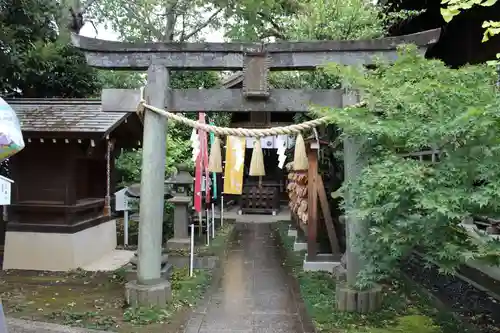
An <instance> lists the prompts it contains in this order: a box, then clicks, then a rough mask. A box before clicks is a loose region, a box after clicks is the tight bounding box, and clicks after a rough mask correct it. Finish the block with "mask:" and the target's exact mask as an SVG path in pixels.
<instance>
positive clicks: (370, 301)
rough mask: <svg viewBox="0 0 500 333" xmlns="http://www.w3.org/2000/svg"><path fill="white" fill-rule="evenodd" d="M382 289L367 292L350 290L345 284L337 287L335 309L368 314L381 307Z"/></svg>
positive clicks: (377, 287)
mask: <svg viewBox="0 0 500 333" xmlns="http://www.w3.org/2000/svg"><path fill="white" fill-rule="evenodd" d="M382 296H383V294H382V287H381V286H375V287H373V288H371V289H368V290H355V289H351V288H350V287H349V286H348V285H347V284H346V283H339V284H338V285H337V292H336V298H337V309H338V310H340V311H345V312H357V313H370V312H375V311H377V310H380V308H381V307H382Z"/></svg>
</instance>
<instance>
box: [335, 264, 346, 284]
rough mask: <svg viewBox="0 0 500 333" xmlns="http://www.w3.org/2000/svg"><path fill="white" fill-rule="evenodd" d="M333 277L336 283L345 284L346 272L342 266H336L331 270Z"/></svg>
mask: <svg viewBox="0 0 500 333" xmlns="http://www.w3.org/2000/svg"><path fill="white" fill-rule="evenodd" d="M333 276H335V279H336V280H337V281H338V282H346V279H347V270H346V269H345V267H344V266H342V265H338V266H335V267H334V268H333Z"/></svg>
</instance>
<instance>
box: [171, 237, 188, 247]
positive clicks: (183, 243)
mask: <svg viewBox="0 0 500 333" xmlns="http://www.w3.org/2000/svg"><path fill="white" fill-rule="evenodd" d="M190 246H191V241H190V239H189V238H170V239H169V240H168V241H167V248H168V249H169V250H183V249H189V248H190Z"/></svg>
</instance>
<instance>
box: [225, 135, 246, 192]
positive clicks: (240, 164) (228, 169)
mask: <svg viewBox="0 0 500 333" xmlns="http://www.w3.org/2000/svg"><path fill="white" fill-rule="evenodd" d="M245 141H246V140H245V138H242V137H236V136H228V137H227V142H226V165H225V169H224V194H241V193H242V192H243V170H244V164H245Z"/></svg>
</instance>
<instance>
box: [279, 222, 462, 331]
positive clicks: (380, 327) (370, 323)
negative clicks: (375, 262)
mask: <svg viewBox="0 0 500 333" xmlns="http://www.w3.org/2000/svg"><path fill="white" fill-rule="evenodd" d="M288 226H289V224H288V223H285V222H280V223H278V224H276V228H277V231H278V232H279V234H280V237H281V240H282V243H283V247H284V248H285V251H286V258H285V263H284V264H285V266H286V267H287V269H288V270H289V271H290V272H291V273H292V275H294V276H295V278H296V279H297V281H298V283H299V286H300V293H301V295H302V298H303V300H304V303H305V306H306V309H307V312H308V313H309V315H310V317H311V318H312V320H313V322H314V325H315V326H316V329H317V331H318V332H324V333H327V332H328V333H331V332H348V333H363V332H366V333H368V332H369V333H396V332H401V333H403V332H404V333H466V332H471V331H469V330H468V328H465V327H464V325H462V323H461V322H459V321H458V320H456V319H455V318H454V317H453V316H452V315H451V314H447V313H443V312H440V311H438V310H437V309H436V308H435V307H433V306H432V305H431V303H430V300H428V299H426V298H425V297H424V296H422V295H420V294H418V293H417V292H416V291H414V290H410V288H407V286H405V285H403V284H402V283H401V282H399V281H396V280H395V281H391V282H390V283H387V284H385V285H384V287H385V288H384V304H383V308H382V310H381V311H378V312H376V313H372V314H366V315H361V314H357V313H346V312H339V311H336V310H335V308H336V304H335V285H336V281H335V280H334V278H333V277H332V275H331V274H329V273H326V272H304V271H303V270H302V263H303V258H304V255H305V251H302V252H294V251H293V242H294V240H293V238H292V237H288Z"/></svg>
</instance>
